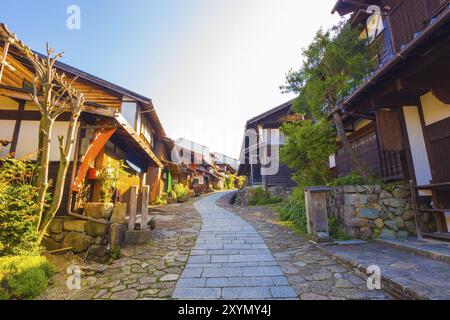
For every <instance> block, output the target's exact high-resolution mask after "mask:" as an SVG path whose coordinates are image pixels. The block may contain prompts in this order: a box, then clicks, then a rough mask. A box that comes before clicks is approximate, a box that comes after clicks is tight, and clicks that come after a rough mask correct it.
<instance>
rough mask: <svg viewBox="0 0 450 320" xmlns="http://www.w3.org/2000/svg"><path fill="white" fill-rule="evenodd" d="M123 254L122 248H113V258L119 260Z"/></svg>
mask: <svg viewBox="0 0 450 320" xmlns="http://www.w3.org/2000/svg"><path fill="white" fill-rule="evenodd" d="M120 256H121V252H120V248H114V249H112V250H111V259H113V260H119V259H120Z"/></svg>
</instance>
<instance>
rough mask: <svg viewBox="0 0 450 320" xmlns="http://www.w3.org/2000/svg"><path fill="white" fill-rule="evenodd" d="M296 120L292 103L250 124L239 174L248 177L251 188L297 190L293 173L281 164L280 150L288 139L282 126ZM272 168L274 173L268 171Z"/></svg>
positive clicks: (247, 127) (285, 104)
mask: <svg viewBox="0 0 450 320" xmlns="http://www.w3.org/2000/svg"><path fill="white" fill-rule="evenodd" d="M294 118H295V116H294V114H293V112H292V101H289V102H286V103H284V104H282V105H280V106H278V107H276V108H273V109H271V110H269V111H266V112H264V113H263V114H260V115H259V116H256V117H254V118H252V119H250V120H248V121H247V123H246V126H245V134H244V139H243V142H242V148H241V156H240V165H239V170H238V174H239V175H244V176H247V177H248V184H249V185H250V186H265V187H294V186H295V185H296V184H295V182H294V181H293V180H292V179H291V177H292V174H293V172H292V170H291V169H289V168H288V166H287V165H285V164H283V163H281V162H280V157H279V147H280V146H281V145H283V144H284V141H285V137H284V135H283V133H281V132H280V129H279V128H280V127H281V125H282V124H283V123H285V122H287V121H290V120H293V119H294ZM267 167H273V168H275V170H273V172H269V171H272V170H267V169H266V168H267Z"/></svg>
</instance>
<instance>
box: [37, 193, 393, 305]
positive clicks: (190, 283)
mask: <svg viewBox="0 0 450 320" xmlns="http://www.w3.org/2000/svg"><path fill="white" fill-rule="evenodd" d="M224 195H225V197H224ZM230 196H231V193H228V194H224V193H218V194H213V195H209V196H205V197H203V198H201V199H199V200H197V201H196V202H195V203H193V202H188V203H184V204H173V205H167V206H165V207H163V208H161V209H159V211H158V212H157V213H155V219H156V230H154V232H153V239H152V241H151V243H149V244H146V245H142V246H135V247H127V248H124V249H122V252H121V258H120V259H118V260H116V261H114V263H113V264H111V265H97V264H84V263H83V262H81V259H79V258H78V257H77V256H73V257H72V261H71V262H70V264H69V262H68V261H69V259H67V256H64V257H65V259H63V260H64V261H65V262H66V264H65V265H62V266H60V268H59V269H60V270H58V271H59V272H58V274H57V275H56V276H55V279H54V283H55V284H54V285H53V286H52V287H51V288H50V289H49V290H48V291H47V292H46V293H45V294H44V295H42V296H41V297H40V299H71V300H88V299H101V300H105V299H112V300H136V299H189V300H193V299H195V300H197V299H232V300H234V299H302V300H317V299H320V300H323V299H388V298H389V296H388V295H387V294H386V293H384V292H383V291H370V290H368V289H367V287H366V281H365V280H363V279H362V278H360V277H359V276H357V275H356V274H354V273H353V272H351V271H349V269H347V268H346V267H344V266H342V265H340V264H339V263H337V262H336V261H334V260H333V259H332V258H330V257H329V256H328V255H327V254H325V253H323V252H322V251H321V250H320V249H318V248H317V247H316V246H315V245H313V244H311V243H310V242H308V241H307V240H305V239H304V238H302V237H300V236H297V235H295V234H294V233H293V232H292V231H290V230H289V229H287V228H285V227H283V226H280V225H279V224H278V223H277V219H276V217H275V214H274V213H273V212H271V211H270V210H268V209H265V208H259V207H234V206H230V205H229V204H228V199H229V197H230ZM216 203H217V204H216ZM57 257H58V256H56V257H53V258H51V259H52V260H54V261H55V259H58V258H57ZM59 257H60V258H62V257H63V256H59ZM69 265H79V266H80V267H81V268H82V269H83V270H84V273H83V276H82V289H81V290H68V289H67V287H66V285H65V282H66V280H67V278H68V275H67V274H66V272H65V268H67V266H69Z"/></svg>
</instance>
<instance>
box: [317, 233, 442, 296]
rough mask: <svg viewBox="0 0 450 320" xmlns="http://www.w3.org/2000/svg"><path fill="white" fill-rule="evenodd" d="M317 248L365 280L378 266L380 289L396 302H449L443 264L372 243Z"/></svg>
mask: <svg viewBox="0 0 450 320" xmlns="http://www.w3.org/2000/svg"><path fill="white" fill-rule="evenodd" d="M319 248H320V249H321V250H323V251H324V252H327V253H329V254H331V255H332V257H333V258H334V259H335V260H336V261H338V262H340V263H342V264H344V265H346V266H347V267H349V268H351V269H353V270H355V271H357V272H358V273H359V274H360V275H361V276H363V277H365V278H367V276H368V275H367V270H368V268H369V267H370V266H378V267H379V268H380V269H381V279H382V289H383V290H385V291H386V292H388V293H390V294H391V295H393V296H394V297H397V298H399V299H405V300H449V299H450V282H449V281H448V279H449V278H450V264H449V263H447V262H443V261H437V260H435V259H431V258H428V257H425V256H420V255H415V254H413V253H408V252H406V251H403V250H399V249H396V248H393V247H391V246H388V245H385V244H382V243H380V242H375V241H374V242H368V243H367V244H360V245H345V246H340V245H335V246H324V245H322V246H319Z"/></svg>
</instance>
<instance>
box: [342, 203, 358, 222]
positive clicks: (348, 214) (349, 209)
mask: <svg viewBox="0 0 450 320" xmlns="http://www.w3.org/2000/svg"><path fill="white" fill-rule="evenodd" d="M355 215H356V210H355V207H353V206H344V218H345V219H351V218H353V217H355Z"/></svg>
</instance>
